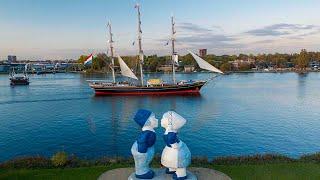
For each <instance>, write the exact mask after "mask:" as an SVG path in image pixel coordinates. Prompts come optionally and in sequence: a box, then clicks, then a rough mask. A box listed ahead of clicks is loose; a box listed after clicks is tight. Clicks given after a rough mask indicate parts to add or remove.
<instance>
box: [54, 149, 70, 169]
mask: <svg viewBox="0 0 320 180" xmlns="http://www.w3.org/2000/svg"><path fill="white" fill-rule="evenodd" d="M67 160H68V155H67V153H65V152H63V151H62V152H57V153H56V154H55V155H53V156H52V158H51V161H52V164H53V165H54V166H55V167H64V166H65V165H66V164H67Z"/></svg>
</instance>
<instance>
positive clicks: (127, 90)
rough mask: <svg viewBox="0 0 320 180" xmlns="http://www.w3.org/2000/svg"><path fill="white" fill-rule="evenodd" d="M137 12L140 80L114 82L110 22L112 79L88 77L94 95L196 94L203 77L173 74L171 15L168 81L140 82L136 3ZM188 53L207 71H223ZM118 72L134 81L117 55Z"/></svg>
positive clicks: (200, 86)
mask: <svg viewBox="0 0 320 180" xmlns="http://www.w3.org/2000/svg"><path fill="white" fill-rule="evenodd" d="M135 8H136V9H137V13H138V47H139V54H138V57H139V69H140V83H132V82H117V81H116V79H115V70H114V59H115V53H114V48H113V40H112V32H111V23H108V28H109V38H110V39H109V45H110V47H109V48H110V54H111V56H110V58H111V65H110V68H111V71H112V78H113V81H112V82H105V81H101V80H92V81H89V86H90V87H91V88H92V89H94V91H95V94H96V95H197V94H200V90H201V88H202V87H203V86H204V85H205V84H206V83H207V82H208V81H207V80H200V81H198V80H197V81H194V80H188V81H185V80H184V81H178V82H177V81H176V77H175V67H176V64H177V63H178V54H177V52H176V51H175V41H176V39H175V34H176V31H175V22H174V18H173V17H171V25H172V27H171V30H172V32H171V46H172V54H171V55H172V56H171V60H172V62H171V64H172V82H171V83H167V82H163V81H162V80H160V79H149V80H147V83H146V84H145V83H144V76H143V61H144V54H143V50H142V42H141V41H142V30H141V18H140V17H141V15H140V6H139V5H136V6H135ZM189 53H190V54H191V55H192V56H193V58H194V59H195V61H196V62H197V63H198V65H199V67H200V68H202V69H204V70H208V71H211V72H215V73H219V74H223V72H222V71H220V70H219V69H217V68H216V67H214V66H212V65H211V64H209V63H208V62H207V61H205V60H203V59H202V58H201V57H199V56H197V55H196V54H194V53H192V52H191V51H189ZM117 58H118V61H119V65H120V69H121V75H122V76H125V77H128V78H131V79H134V80H138V78H137V77H136V75H135V74H134V73H133V72H132V70H131V69H130V68H129V67H128V66H127V64H126V63H125V62H124V61H123V59H122V58H121V57H120V56H119V55H117Z"/></svg>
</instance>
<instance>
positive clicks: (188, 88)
mask: <svg viewBox="0 0 320 180" xmlns="http://www.w3.org/2000/svg"><path fill="white" fill-rule="evenodd" d="M205 83H206V82H205V81H199V82H194V83H190V84H180V85H163V86H152V87H150V86H149V87H147V86H99V85H91V87H92V88H93V89H94V90H95V94H96V95H101V96H102V95H103V96H106V95H197V94H200V89H201V88H202V86H203V85H204V84H205Z"/></svg>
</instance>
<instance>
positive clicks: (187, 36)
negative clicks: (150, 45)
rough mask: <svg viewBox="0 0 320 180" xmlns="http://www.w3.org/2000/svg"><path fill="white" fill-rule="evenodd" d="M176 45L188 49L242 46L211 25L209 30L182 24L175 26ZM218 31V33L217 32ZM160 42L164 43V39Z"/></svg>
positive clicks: (194, 25) (235, 39) (217, 27)
mask: <svg viewBox="0 0 320 180" xmlns="http://www.w3.org/2000/svg"><path fill="white" fill-rule="evenodd" d="M177 27H178V33H177V43H178V45H179V46H182V47H189V48H199V47H201V48H208V49H213V48H214V49H216V48H238V47H241V46H243V45H242V44H240V43H237V42H236V41H237V40H238V39H237V38H236V37H233V36H231V35H227V34H225V33H223V29H222V28H221V27H220V26H216V25H212V26H211V27H210V28H207V27H203V26H200V25H197V24H193V23H188V22H183V23H179V24H178V25H177ZM217 30H218V31H217ZM160 41H162V42H164V41H166V40H165V38H163V39H160Z"/></svg>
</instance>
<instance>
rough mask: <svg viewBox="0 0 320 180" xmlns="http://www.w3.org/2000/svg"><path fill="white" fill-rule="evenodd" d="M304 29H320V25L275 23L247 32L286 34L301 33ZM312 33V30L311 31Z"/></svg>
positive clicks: (267, 34) (260, 34) (268, 34)
mask: <svg viewBox="0 0 320 180" xmlns="http://www.w3.org/2000/svg"><path fill="white" fill-rule="evenodd" d="M304 31H319V27H318V26H315V25H302V24H287V23H280V24H273V25H270V26H265V27H263V28H259V29H253V30H249V31H247V32H245V34H249V35H252V36H274V37H278V36H285V35H292V34H296V33H301V32H304ZM309 33H310V32H309Z"/></svg>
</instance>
